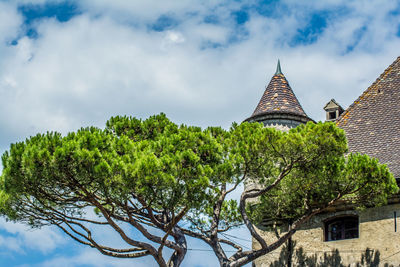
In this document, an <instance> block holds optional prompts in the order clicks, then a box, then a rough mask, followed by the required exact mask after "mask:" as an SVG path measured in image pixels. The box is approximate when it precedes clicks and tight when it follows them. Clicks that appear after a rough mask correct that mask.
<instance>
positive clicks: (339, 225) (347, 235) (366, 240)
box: [246, 57, 400, 267]
mask: <svg viewBox="0 0 400 267" xmlns="http://www.w3.org/2000/svg"><path fill="white" fill-rule="evenodd" d="M324 110H325V111H326V120H327V121H335V122H336V124H337V125H338V126H339V127H340V128H342V129H344V130H345V132H346V136H347V139H348V146H349V150H350V152H360V153H362V154H367V155H369V156H371V157H375V158H377V159H379V161H380V162H381V163H384V164H387V165H388V167H389V169H390V171H391V172H392V173H393V175H394V177H395V178H396V179H397V181H399V180H400V57H398V58H397V59H396V60H395V61H394V62H393V63H392V64H391V65H390V66H389V67H388V68H387V69H386V70H385V71H384V72H383V73H382V74H381V75H380V76H379V77H378V79H377V80H376V81H375V82H374V83H373V84H372V85H371V86H370V87H368V88H367V89H366V90H365V91H364V92H363V93H362V95H361V96H360V97H359V98H358V99H357V100H355V101H354V103H353V104H352V105H350V106H349V107H348V108H347V109H346V110H344V109H343V108H342V107H341V106H340V105H339V104H338V103H337V102H336V101H335V100H334V99H332V100H331V101H329V102H328V103H327V104H326V105H325V107H324ZM310 120H311V119H310V118H309V117H308V116H307V115H306V114H305V112H304V110H303V109H302V107H301V105H300V103H299V101H298V100H297V98H296V96H295V95H294V93H293V90H292V89H291V88H290V86H289V83H288V82H287V80H286V78H285V76H284V75H283V74H282V71H281V68H280V64H279V62H278V67H277V72H276V73H275V75H274V76H273V77H272V79H271V82H270V83H269V84H268V86H267V87H266V89H265V92H264V94H263V96H262V98H261V100H260V102H259V104H258V105H257V107H256V109H255V111H254V113H253V114H252V116H251V117H250V118H248V119H247V120H246V121H258V122H263V123H264V125H266V126H267V127H275V128H277V129H280V130H289V129H290V128H293V127H296V126H297V125H299V124H300V123H306V122H307V121H310ZM311 121H312V120H311ZM399 216H400V201H399V199H398V198H396V197H393V198H391V199H390V200H389V201H388V204H387V205H385V206H383V207H376V208H369V209H366V210H364V211H357V210H354V209H351V208H349V207H346V206H341V207H336V208H332V209H331V210H329V212H325V213H323V214H319V215H317V216H315V217H313V218H312V219H311V220H310V221H308V222H307V223H306V224H305V225H303V226H302V228H301V229H300V230H298V231H297V232H296V233H295V235H294V236H293V237H292V239H291V240H290V241H289V242H288V243H287V244H285V245H284V246H282V247H280V248H279V249H278V250H276V251H274V252H272V253H270V254H267V255H265V256H263V257H261V258H259V259H257V260H256V261H255V262H254V263H253V265H254V266H262V267H269V266H400V220H399V219H398V217H399ZM258 228H259V231H260V233H261V235H262V236H263V237H264V238H265V239H266V240H268V241H269V242H271V241H273V240H274V239H275V234H274V233H272V232H269V231H266V230H265V228H264V227H263V225H259V226H258ZM283 231H284V229H283ZM253 247H255V248H257V247H258V244H257V243H256V242H253Z"/></svg>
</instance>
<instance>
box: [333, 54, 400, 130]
mask: <svg viewBox="0 0 400 267" xmlns="http://www.w3.org/2000/svg"><path fill="white" fill-rule="evenodd" d="M398 61H400V56H398V57H397V58H396V59H395V60H394V61H393V62H392V64H390V65H389V66H388V67H387V68H386V69H385V70H384V71H383V72H382V73H381V75H379V77H378V78H376V80H375V81H374V82H373V83H372V84H371V85H370V86H369V87H368V88H367V89H365V90H364V91H363V92H362V94H361V95H360V96H359V97H358V98H357V99H356V100H354V102H353V103H351V105H350V106H349V107H348V108H347V109H346V110H345V111H344V112H343V113H342V114H341V115H340V116H339V118H338V119H337V120H336V125H338V124H339V123H340V122H341V121H342V119H344V118H346V115H347V114H348V113H349V112H350V111H351V110H352V109H353V108H354V106H355V105H356V104H358V103H359V102H360V100H361V99H363V98H364V96H365V95H366V94H367V93H368V92H370V91H371V90H372V89H374V88H375V87H376V85H377V83H378V82H380V81H381V80H382V79H384V78H385V77H386V76H387V75H389V73H390V71H391V70H392V69H393V66H394V65H395V64H397V62H398ZM343 123H344V122H343Z"/></svg>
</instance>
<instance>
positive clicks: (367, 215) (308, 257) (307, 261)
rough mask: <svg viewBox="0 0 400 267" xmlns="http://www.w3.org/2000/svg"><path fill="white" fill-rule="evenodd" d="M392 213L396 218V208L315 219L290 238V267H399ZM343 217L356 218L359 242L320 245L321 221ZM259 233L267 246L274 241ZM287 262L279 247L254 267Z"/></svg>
mask: <svg viewBox="0 0 400 267" xmlns="http://www.w3.org/2000/svg"><path fill="white" fill-rule="evenodd" d="M394 212H396V214H397V216H399V215H400V204H392V205H387V206H383V207H377V208H370V209H366V210H364V211H360V212H358V211H351V210H350V211H349V210H348V211H340V212H332V213H326V214H322V215H318V216H315V217H314V218H312V219H311V220H310V221H309V222H308V223H307V224H305V225H303V227H302V228H301V229H300V230H298V231H297V232H296V233H295V235H294V236H293V238H292V240H293V243H292V245H293V246H294V248H293V255H292V257H291V259H292V260H291V261H292V262H293V265H292V266H391V265H393V266H400V220H399V219H398V218H397V231H396V232H395V220H394ZM346 214H348V215H358V216H359V238H354V239H347V240H338V241H324V221H325V220H327V219H329V218H332V217H336V216H342V215H346ZM259 231H260V233H261V234H262V236H263V237H264V238H265V239H266V240H267V241H268V242H269V243H271V241H273V240H276V237H275V236H276V235H275V234H274V233H273V232H268V231H262V230H259ZM253 247H255V248H256V247H259V245H258V243H256V242H254V241H253ZM362 257H364V259H363V260H362ZM287 258H288V253H287V247H286V246H283V247H281V248H280V249H278V250H276V251H274V252H271V253H269V254H267V255H265V256H263V257H261V258H259V259H257V260H256V261H255V262H254V265H255V266H260V267H273V266H287V263H286V262H287ZM368 261H369V262H370V263H368Z"/></svg>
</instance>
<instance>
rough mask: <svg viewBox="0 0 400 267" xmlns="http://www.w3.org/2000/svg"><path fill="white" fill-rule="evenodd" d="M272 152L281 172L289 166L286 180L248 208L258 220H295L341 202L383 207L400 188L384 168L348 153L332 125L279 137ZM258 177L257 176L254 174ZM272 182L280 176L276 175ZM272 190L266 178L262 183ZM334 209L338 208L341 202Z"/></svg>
mask: <svg viewBox="0 0 400 267" xmlns="http://www.w3.org/2000/svg"><path fill="white" fill-rule="evenodd" d="M272 146H274V148H269V147H267V149H268V148H269V150H272V151H275V150H276V151H279V154H273V153H271V152H272V151H271V152H270V151H268V150H266V154H268V155H273V156H272V157H271V158H270V160H271V163H270V166H272V168H273V169H274V170H275V171H278V172H279V173H280V172H281V171H282V170H283V168H285V167H287V166H291V168H290V170H289V172H288V174H287V176H286V177H285V178H284V179H283V180H282V181H281V182H280V183H279V184H278V185H277V186H276V187H274V188H273V189H271V190H269V191H268V192H266V193H265V194H263V195H262V196H261V197H260V199H259V202H258V203H257V205H253V206H252V207H250V211H251V212H252V215H253V218H254V220H255V221H258V222H259V221H260V220H262V219H265V218H266V217H267V218H270V219H272V220H289V221H293V220H296V219H298V218H300V217H301V216H303V215H304V214H307V213H308V212H311V211H312V210H314V209H317V208H323V207H327V206H328V205H331V204H330V203H331V201H332V200H335V199H338V200H342V201H346V202H347V203H349V202H350V203H352V204H353V205H354V207H355V208H364V207H366V206H374V205H381V204H384V203H386V201H387V198H388V197H389V196H390V195H392V194H393V193H396V192H397V190H398V187H397V185H396V182H395V179H394V177H393V175H392V174H391V173H390V172H389V169H388V168H387V166H386V165H382V164H379V163H378V160H376V159H372V158H370V157H368V156H367V155H360V154H358V153H355V154H346V152H347V144H346V138H345V134H344V131H343V130H341V129H339V128H337V127H336V126H335V125H334V124H333V123H318V124H313V123H307V124H306V125H300V126H299V127H297V128H295V129H292V130H290V131H289V132H288V133H281V134H280V137H279V138H278V140H275V141H274V143H272V144H271V147H272ZM254 175H255V177H259V176H260V175H259V174H254ZM272 177H273V179H274V178H275V177H276V174H275V175H274V176H272ZM258 183H261V186H262V187H265V186H268V185H269V184H270V181H268V180H267V179H265V180H263V181H260V180H258ZM335 204H338V203H337V202H336V203H335Z"/></svg>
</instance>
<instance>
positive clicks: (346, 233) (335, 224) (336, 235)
mask: <svg viewBox="0 0 400 267" xmlns="http://www.w3.org/2000/svg"><path fill="white" fill-rule="evenodd" d="M351 238H358V218H357V217H353V216H347V217H339V218H335V219H332V220H329V221H327V222H325V241H334V240H343V239H351Z"/></svg>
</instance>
